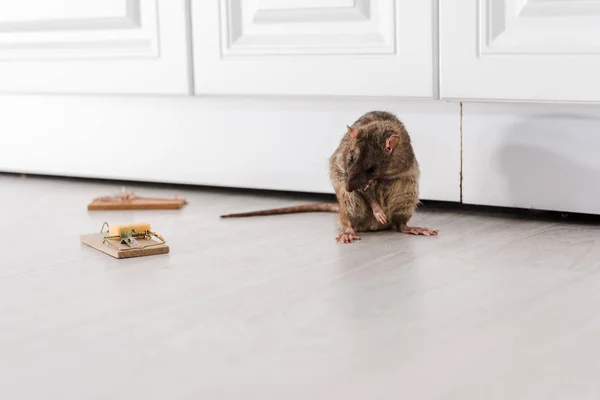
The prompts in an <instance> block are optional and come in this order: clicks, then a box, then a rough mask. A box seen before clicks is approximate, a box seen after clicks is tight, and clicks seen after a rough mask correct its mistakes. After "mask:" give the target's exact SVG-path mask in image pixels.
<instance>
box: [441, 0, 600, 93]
mask: <svg viewBox="0 0 600 400" xmlns="http://www.w3.org/2000/svg"><path fill="white" fill-rule="evenodd" d="M440 55H441V60H440V63H441V71H440V74H441V82H442V85H441V96H442V98H447V99H459V100H470V99H475V100H524V101H557V102H580V101H581V102H584V101H600V75H599V74H598V71H599V70H600V1H598V0H585V1H582V0H502V1H501V0H443V1H440Z"/></svg>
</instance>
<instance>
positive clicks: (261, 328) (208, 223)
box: [0, 176, 600, 400]
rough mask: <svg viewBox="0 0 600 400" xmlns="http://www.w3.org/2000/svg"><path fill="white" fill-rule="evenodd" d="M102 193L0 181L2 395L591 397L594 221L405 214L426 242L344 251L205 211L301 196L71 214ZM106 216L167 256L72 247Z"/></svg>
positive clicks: (102, 187)
mask: <svg viewBox="0 0 600 400" xmlns="http://www.w3.org/2000/svg"><path fill="white" fill-rule="evenodd" d="M119 189H120V188H119V187H118V186H115V185H111V184H106V183H82V182H73V181H61V180H49V179H38V178H28V179H20V178H18V177H12V176H0V199H1V200H0V201H1V207H0V223H1V226H2V230H1V231H0V246H1V250H2V254H1V256H0V257H1V258H0V399H6V400H21V399H32V400H33V399H35V400H38V399H39V400H51V399H52V400H54V399H56V400H70V399H77V400H87V399H127V400H132V399H143V400H151V399H161V400H176V399H203V400H213V399H214V400H219V399H227V400H229V399H260V400H266V399H277V400H279V399H282V400H283V399H344V400H346V399H348V400H354V399H361V400H362V399H410V400H420V399H444V400H445V399H452V400H471V399H473V400H479V399H485V400H493V399H498V400H520V399H535V400H538V399H539V400H551V399H569V400H586V399H594V400H597V399H600V274H599V273H598V272H599V270H600V230H599V229H598V227H596V226H593V225H585V226H583V225H569V224H566V223H558V222H544V221H531V220H525V219H512V218H508V217H502V216H499V215H497V214H496V215H486V214H482V213H477V214H475V213H473V212H441V211H437V212H421V213H419V214H418V215H417V216H416V218H415V220H414V222H415V223H416V224H422V225H427V226H430V227H434V228H439V229H440V235H439V236H438V237H412V236H404V235H401V234H397V233H393V232H389V233H377V234H369V235H364V236H363V240H362V241H361V242H358V243H356V244H352V245H342V244H337V243H336V242H335V240H334V237H335V216H334V215H332V214H305V215H290V216H278V217H265V218H251V219H243V220H220V219H219V218H218V217H217V216H218V215H219V214H221V213H225V212H235V211H241V210H248V209H255V208H262V207H273V206H280V205H288V204H296V203H297V202H298V200H302V201H304V200H306V199H293V198H290V197H286V198H276V197H268V196H265V195H257V194H252V195H239V194H237V195H236V194H227V193H223V192H218V191H202V190H195V191H192V190H186V191H181V192H180V194H181V195H184V196H185V197H187V198H188V199H189V201H190V204H189V205H188V206H187V207H186V208H184V209H183V210H181V211H154V212H140V211H135V212H113V213H98V212H97V213H88V212H87V210H86V204H87V203H88V202H89V201H90V200H91V199H92V198H93V197H95V196H99V195H105V194H110V193H112V192H114V191H116V190H119ZM134 189H136V188H135V187H134ZM137 191H138V193H139V194H141V195H155V194H161V195H171V194H172V193H173V191H172V190H168V189H149V188H144V189H137ZM104 220H108V221H109V222H112V223H116V222H127V221H140V220H148V221H149V222H151V223H152V224H153V227H154V228H155V229H156V230H157V231H158V232H160V233H162V234H164V235H165V237H166V238H167V240H168V241H169V243H170V245H171V254H170V255H167V256H158V257H150V258H144V259H132V260H121V261H118V260H114V259H112V258H109V257H108V256H105V255H103V254H101V253H99V252H96V251H94V250H91V249H89V248H86V247H83V246H82V245H80V243H79V235H80V234H83V233H88V232H96V231H99V229H100V226H101V225H102V222H103V221H104Z"/></svg>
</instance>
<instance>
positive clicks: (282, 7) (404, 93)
mask: <svg viewBox="0 0 600 400" xmlns="http://www.w3.org/2000/svg"><path fill="white" fill-rule="evenodd" d="M433 15H434V14H433V9H432V2H431V1H424V0H318V1H317V0H211V1H208V0H192V22H193V31H194V34H193V44H194V60H195V64H194V65H195V72H196V73H195V83H196V84H195V87H196V92H197V93H198V94H270V95H326V96H331V95H334V96H335V95H347V96H397V97H429V98H431V97H434V93H435V83H436V82H435V79H434V76H435V75H436V73H435V71H434V62H433V60H434V57H433V55H434V47H433V36H434V35H433V32H434V29H433V28H434V26H433V21H434V18H433Z"/></svg>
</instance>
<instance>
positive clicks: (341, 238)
mask: <svg viewBox="0 0 600 400" xmlns="http://www.w3.org/2000/svg"><path fill="white" fill-rule="evenodd" d="M335 240H336V241H338V242H342V243H352V242H353V241H355V240H360V236H357V235H356V234H354V233H341V234H339V235H337V237H336V238H335Z"/></svg>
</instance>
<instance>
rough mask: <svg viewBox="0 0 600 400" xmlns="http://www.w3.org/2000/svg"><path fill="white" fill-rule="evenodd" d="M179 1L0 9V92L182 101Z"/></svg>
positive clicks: (46, 0)
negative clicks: (155, 96) (156, 97)
mask: <svg viewBox="0 0 600 400" xmlns="http://www.w3.org/2000/svg"><path fill="white" fill-rule="evenodd" d="M186 12H187V10H186V1H184V0H18V1H2V2H0V92H3V93H6V92H16V93H31V92H35V93H82V94H96V93H111V94H112V93H124V94H188V93H189V92H190V82H191V79H190V76H189V71H188V70H189V68H188V66H189V58H188V53H189V52H188V41H187V38H186V33H187V30H188V29H187V28H188V27H187V25H186V22H187V20H188V19H187V17H186V15H187V14H186Z"/></svg>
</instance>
